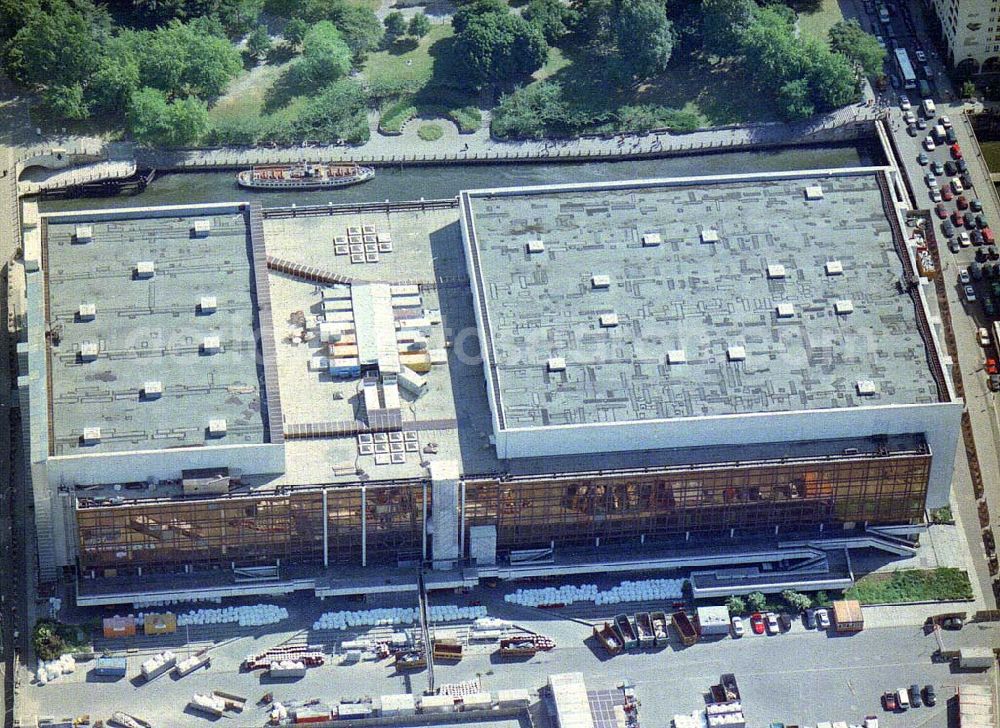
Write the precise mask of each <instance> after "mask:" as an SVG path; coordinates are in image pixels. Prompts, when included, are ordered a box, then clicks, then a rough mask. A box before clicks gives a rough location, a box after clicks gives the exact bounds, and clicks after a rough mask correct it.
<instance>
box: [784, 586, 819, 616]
mask: <svg viewBox="0 0 1000 728" xmlns="http://www.w3.org/2000/svg"><path fill="white" fill-rule="evenodd" d="M781 598H782V599H784V600H785V602H786V603H787V604H788V606H790V607H791V608H792V609H796V610H798V611H800V612H804V611H806V610H807V609H809V607H811V606H812V604H813V600H812V597H810V596H809V595H808V594H803V593H802V592H797V591H795V590H793V589H786V590H785V591H783V592H781Z"/></svg>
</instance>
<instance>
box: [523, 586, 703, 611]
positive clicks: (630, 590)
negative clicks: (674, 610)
mask: <svg viewBox="0 0 1000 728" xmlns="http://www.w3.org/2000/svg"><path fill="white" fill-rule="evenodd" d="M683 589H684V579H646V580H644V581H623V582H622V583H621V584H619V585H618V586H616V587H613V588H612V589H609V590H607V591H600V590H599V589H598V588H597V585H596V584H582V585H580V586H576V585H573V584H564V585H563V586H560V587H558V588H556V587H546V588H544V589H518V590H517V591H516V592H514V593H512V594H507V595H506V596H505V597H504V600H505V601H507V602H509V603H511V604H521V605H523V606H526V607H537V606H540V605H542V604H573V603H574V602H593V603H594V604H620V603H622V602H647V601H655V600H661V599H680V598H681V597H682V596H683Z"/></svg>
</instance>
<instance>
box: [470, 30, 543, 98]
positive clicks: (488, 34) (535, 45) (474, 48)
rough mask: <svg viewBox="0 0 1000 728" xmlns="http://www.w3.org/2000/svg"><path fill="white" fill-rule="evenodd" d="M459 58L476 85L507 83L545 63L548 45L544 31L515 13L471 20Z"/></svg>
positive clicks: (520, 77)
mask: <svg viewBox="0 0 1000 728" xmlns="http://www.w3.org/2000/svg"><path fill="white" fill-rule="evenodd" d="M456 50H457V53H456V55H457V58H458V59H459V63H460V64H461V68H463V69H464V70H465V71H466V72H467V73H468V74H469V76H470V80H471V82H472V84H473V85H474V86H476V87H482V86H485V85H487V84H489V83H500V84H507V83H513V82H515V81H517V80H520V79H525V78H527V77H528V76H530V75H531V74H532V73H534V72H535V71H537V70H538V69H539V68H541V67H542V65H543V64H544V63H545V58H546V55H547V54H548V46H547V45H546V44H545V38H544V37H543V36H542V34H541V31H539V30H538V28H536V27H535V26H533V25H531V24H530V23H529V22H528V21H527V20H525V19H524V18H522V17H520V16H519V15H514V14H513V13H511V12H509V11H508V12H503V13H499V12H490V13H485V14H482V15H476V16H474V17H472V18H470V19H469V21H468V23H467V24H466V25H465V27H464V28H463V30H462V31H461V32H460V33H459V34H458V37H457V43H456Z"/></svg>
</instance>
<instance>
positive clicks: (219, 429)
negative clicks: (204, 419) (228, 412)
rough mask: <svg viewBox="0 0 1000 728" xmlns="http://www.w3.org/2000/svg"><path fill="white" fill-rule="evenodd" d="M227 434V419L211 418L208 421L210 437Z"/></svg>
mask: <svg viewBox="0 0 1000 728" xmlns="http://www.w3.org/2000/svg"><path fill="white" fill-rule="evenodd" d="M225 434H226V421H225V420H222V419H219V420H209V421H208V436H209V437H222V436H223V435H225Z"/></svg>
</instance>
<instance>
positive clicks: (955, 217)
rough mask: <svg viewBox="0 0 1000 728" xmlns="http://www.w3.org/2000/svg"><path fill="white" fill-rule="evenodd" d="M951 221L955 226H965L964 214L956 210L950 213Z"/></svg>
mask: <svg viewBox="0 0 1000 728" xmlns="http://www.w3.org/2000/svg"><path fill="white" fill-rule="evenodd" d="M951 221H952V222H953V223H954V224H955V227H965V215H963V214H962V213H960V212H958V211H957V210H956V211H955V212H953V213H951Z"/></svg>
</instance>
